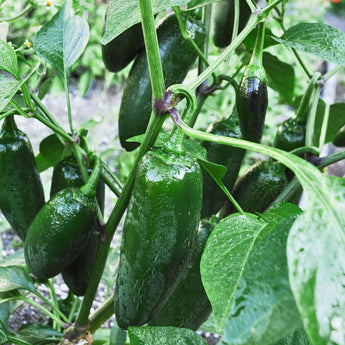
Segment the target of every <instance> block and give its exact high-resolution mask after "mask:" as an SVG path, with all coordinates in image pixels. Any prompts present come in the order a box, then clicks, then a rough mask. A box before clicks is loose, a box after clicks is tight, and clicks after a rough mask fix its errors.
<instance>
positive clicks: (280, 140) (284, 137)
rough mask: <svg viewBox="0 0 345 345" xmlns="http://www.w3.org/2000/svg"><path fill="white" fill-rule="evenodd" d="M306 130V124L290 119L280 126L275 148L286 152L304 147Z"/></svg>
mask: <svg viewBox="0 0 345 345" xmlns="http://www.w3.org/2000/svg"><path fill="white" fill-rule="evenodd" d="M305 130H306V126H305V125H304V124H300V123H298V122H297V121H296V120H295V119H294V118H289V119H287V120H285V121H283V122H282V123H281V124H280V125H279V127H278V130H277V133H276V136H275V138H274V142H273V146H274V147H276V148H278V149H281V150H285V151H292V150H294V149H297V148H299V147H302V146H304V143H305Z"/></svg>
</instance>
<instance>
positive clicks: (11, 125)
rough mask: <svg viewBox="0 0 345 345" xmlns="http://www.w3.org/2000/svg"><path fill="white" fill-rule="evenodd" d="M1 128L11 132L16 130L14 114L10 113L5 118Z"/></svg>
mask: <svg viewBox="0 0 345 345" xmlns="http://www.w3.org/2000/svg"><path fill="white" fill-rule="evenodd" d="M1 130H2V131H6V132H13V131H17V130H18V127H17V125H16V123H15V121H14V115H10V116H7V117H6V118H5V121H4V123H3V125H2V128H1Z"/></svg>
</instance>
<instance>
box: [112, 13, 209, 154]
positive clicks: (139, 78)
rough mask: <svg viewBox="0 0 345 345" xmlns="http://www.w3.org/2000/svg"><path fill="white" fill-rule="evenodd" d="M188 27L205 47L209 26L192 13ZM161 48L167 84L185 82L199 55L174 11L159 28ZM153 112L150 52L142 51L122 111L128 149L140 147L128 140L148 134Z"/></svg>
mask: <svg viewBox="0 0 345 345" xmlns="http://www.w3.org/2000/svg"><path fill="white" fill-rule="evenodd" d="M187 29H188V31H189V32H190V34H191V35H192V37H193V39H194V41H195V43H196V44H197V45H198V46H199V47H201V45H202V44H203V42H204V39H205V28H204V27H203V26H202V25H201V24H200V23H199V22H198V21H197V20H196V19H194V18H193V17H192V16H191V15H190V16H188V20H187ZM157 37H158V43H159V51H160V56H161V62H162V68H163V74H164V81H165V85H166V86H170V85H172V84H177V83H181V82H182V81H183V79H184V78H185V76H186V75H187V73H188V71H189V69H190V68H191V66H192V65H193V63H194V62H195V60H196V58H197V53H196V51H195V49H194V47H193V46H192V45H191V43H190V42H188V41H187V40H185V39H184V38H183V37H182V35H181V31H180V28H179V25H178V22H177V18H176V16H175V15H174V14H171V15H168V16H167V17H165V18H164V19H163V21H162V22H161V24H160V25H159V26H158V28H157ZM151 112H152V90H151V81H150V72H149V67H148V63H147V58H146V53H145V51H142V52H141V53H140V54H139V55H138V56H137V57H136V59H135V60H134V64H133V66H132V68H131V70H130V72H129V75H128V78H127V80H126V84H125V87H124V90H123V95H122V99H121V105H120V112H119V138H120V143H121V146H122V147H123V148H125V149H126V150H127V151H131V150H134V149H135V148H136V147H138V146H139V144H138V143H135V142H126V140H127V139H128V138H130V137H133V136H136V135H140V134H143V133H145V131H146V127H147V124H148V122H149V119H150V116H151Z"/></svg>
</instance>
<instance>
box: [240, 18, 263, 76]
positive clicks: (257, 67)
mask: <svg viewBox="0 0 345 345" xmlns="http://www.w3.org/2000/svg"><path fill="white" fill-rule="evenodd" d="M264 42H265V23H264V22H261V23H259V25H258V32H257V35H256V40H255V45H254V50H253V53H252V56H251V58H250V61H249V64H248V67H247V69H246V71H245V73H244V74H245V76H246V77H257V78H259V79H260V80H261V81H265V80H266V73H265V70H264V68H263V63H262V51H263V50H264Z"/></svg>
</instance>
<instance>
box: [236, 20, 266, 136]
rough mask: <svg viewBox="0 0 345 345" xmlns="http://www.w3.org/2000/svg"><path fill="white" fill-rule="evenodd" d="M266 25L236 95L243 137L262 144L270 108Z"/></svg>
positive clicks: (262, 24)
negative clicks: (264, 58) (265, 64)
mask: <svg viewBox="0 0 345 345" xmlns="http://www.w3.org/2000/svg"><path fill="white" fill-rule="evenodd" d="M264 35H265V29H264V23H260V24H259V27H258V33H257V38H256V41H255V46H254V51H253V54H252V57H251V59H250V62H249V64H248V66H247V67H246V69H245V71H244V73H243V76H242V79H241V82H240V85H239V87H238V91H237V93H236V109H237V114H238V119H239V123H240V128H241V133H242V137H243V139H245V140H249V141H252V142H260V141H261V138H262V134H263V129H264V125H265V117H266V110H267V106H268V95H267V84H266V73H265V70H264V68H263V64H262V51H263V46H264Z"/></svg>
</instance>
